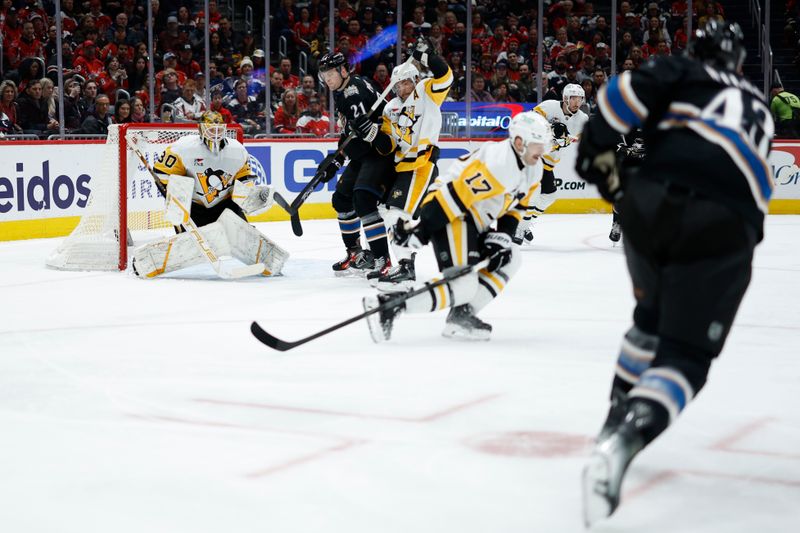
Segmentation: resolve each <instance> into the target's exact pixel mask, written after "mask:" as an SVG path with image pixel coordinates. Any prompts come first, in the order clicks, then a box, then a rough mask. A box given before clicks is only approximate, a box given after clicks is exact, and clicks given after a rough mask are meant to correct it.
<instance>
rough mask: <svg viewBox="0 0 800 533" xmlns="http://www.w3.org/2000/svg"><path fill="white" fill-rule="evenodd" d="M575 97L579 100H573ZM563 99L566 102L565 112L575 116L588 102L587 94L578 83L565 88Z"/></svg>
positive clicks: (569, 84)
mask: <svg viewBox="0 0 800 533" xmlns="http://www.w3.org/2000/svg"><path fill="white" fill-rule="evenodd" d="M573 97H577V98H575V99H573ZM561 99H562V100H563V101H564V110H565V111H569V113H570V114H571V115H574V114H575V113H577V112H578V109H580V108H581V106H582V105H583V102H585V101H586V92H585V91H584V90H583V87H581V86H580V85H578V84H577V83H568V84H567V85H565V86H564V90H563V91H562V93H561Z"/></svg>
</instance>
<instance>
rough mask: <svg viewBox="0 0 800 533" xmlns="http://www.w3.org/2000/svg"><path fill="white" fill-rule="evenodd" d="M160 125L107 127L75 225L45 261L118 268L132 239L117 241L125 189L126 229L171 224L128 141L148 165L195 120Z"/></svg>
mask: <svg viewBox="0 0 800 533" xmlns="http://www.w3.org/2000/svg"><path fill="white" fill-rule="evenodd" d="M158 126H159V127H158V128H152V127H135V126H127V127H122V126H121V125H118V124H112V125H110V126H109V127H108V137H107V139H106V144H105V150H104V154H103V161H102V164H101V167H100V171H99V173H98V174H97V175H96V176H95V177H93V178H92V180H91V181H90V183H89V185H90V187H91V193H90V195H89V200H88V202H87V205H86V208H85V212H84V214H83V216H82V217H81V219H80V222H79V223H78V225H77V227H76V228H75V229H74V230H73V231H72V233H71V234H70V235H69V236H68V237H67V238H66V239H64V241H63V242H62V243H61V245H60V246H59V247H58V248H57V249H56V250H55V251H54V252H53V253H52V254H51V255H50V256H49V257H48V258H47V260H46V264H47V266H49V267H51V268H56V269H59V270H117V269H119V268H120V266H121V263H122V262H123V261H122V258H123V257H125V256H126V255H127V254H126V253H125V248H124V247H125V246H126V245H131V244H133V243H132V242H131V239H130V233H128V234H127V235H123V239H122V242H120V228H121V226H122V224H121V209H122V207H121V206H122V202H121V194H122V192H123V191H124V194H125V195H126V197H125V198H126V202H125V204H126V209H125V213H124V217H125V221H126V225H127V229H128V231H132V232H137V231H139V232H141V231H145V230H157V229H161V230H162V231H163V230H171V228H172V225H171V224H169V223H168V222H167V221H165V220H164V198H163V195H161V193H160V192H159V190H158V188H157V187H156V184H155V181H154V180H153V177H152V176H151V175H150V173H149V172H148V170H147V168H146V167H145V166H144V164H142V162H141V160H140V159H139V158H138V156H137V155H136V154H135V153H134V152H133V150H132V146H134V145H135V146H137V147H138V149H139V151H140V152H141V153H142V154H143V155H144V157H145V159H146V160H147V162H148V164H149V165H151V166H152V164H153V163H154V161H155V160H156V158H157V157H158V156H159V155H161V153H162V152H163V151H164V149H165V148H166V147H167V146H168V145H169V144H171V143H173V142H175V141H176V140H178V139H179V138H181V137H183V136H186V135H197V134H198V132H197V127H196V126H195V127H192V126H172V125H169V124H159V125H158ZM226 135H227V136H228V137H229V138H234V139H235V138H237V137H239V131H237V129H234V128H229V129H228V132H227V134H226ZM134 235H136V234H135V233H134ZM137 240H138V239H137ZM122 268H125V266H124V264H123V265H122Z"/></svg>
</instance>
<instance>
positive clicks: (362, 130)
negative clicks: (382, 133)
mask: <svg viewBox="0 0 800 533" xmlns="http://www.w3.org/2000/svg"><path fill="white" fill-rule="evenodd" d="M378 130H379V126H378V124H376V123H375V122H372V120H370V118H369V116H367V115H360V116H358V117H356V118H355V119H353V132H355V134H356V135H358V137H359V138H361V139H363V140H365V141H367V142H368V143H371V142H372V141H374V140H375V137H376V136H377V135H378Z"/></svg>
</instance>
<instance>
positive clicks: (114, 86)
mask: <svg viewBox="0 0 800 533" xmlns="http://www.w3.org/2000/svg"><path fill="white" fill-rule="evenodd" d="M105 66H106V68H105V70H104V71H102V72H100V73H99V74H98V76H97V78H96V81H97V86H98V87H100V91H102V92H103V94H106V95H107V96H108V99H109V100H110V101H111V103H112V104H114V103H115V102H116V99H117V90H119V89H127V88H128V73H127V72H126V71H125V68H124V67H123V66H122V65H121V64H120V62H119V59H118V58H117V56H110V57H109V58H108V60H107V61H106V65H105Z"/></svg>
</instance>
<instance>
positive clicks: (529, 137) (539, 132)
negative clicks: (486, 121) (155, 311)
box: [508, 111, 553, 164]
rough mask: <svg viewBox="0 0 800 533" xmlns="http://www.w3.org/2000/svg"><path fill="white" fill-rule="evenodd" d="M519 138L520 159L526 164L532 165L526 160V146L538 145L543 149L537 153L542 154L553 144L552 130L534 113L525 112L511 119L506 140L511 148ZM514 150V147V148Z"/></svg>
mask: <svg viewBox="0 0 800 533" xmlns="http://www.w3.org/2000/svg"><path fill="white" fill-rule="evenodd" d="M517 137H519V138H520V139H522V142H523V147H524V148H523V150H522V153H520V154H519V155H520V157H522V158H523V160H525V163H526V164H532V163H530V162H528V161H527V160H526V159H527V158H526V157H525V156H526V153H528V152H529V148H528V145H531V144H538V145H541V146H542V147H543V148H542V149H538V150H537V151H539V152H542V151H543V150H544V149H546V148H547V147H548V146H549V145H551V144H552V143H553V130H552V128H551V126H550V123H549V122H547V119H546V118H544V117H543V116H542V115H540V114H539V113H537V112H536V111H525V112H524V113H517V114H516V115H514V118H512V119H511V123H510V124H509V125H508V139H509V141H511V146H512V147H514V140H515V139H516V138H517ZM514 149H515V150H516V147H514Z"/></svg>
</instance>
